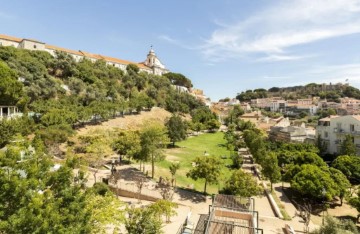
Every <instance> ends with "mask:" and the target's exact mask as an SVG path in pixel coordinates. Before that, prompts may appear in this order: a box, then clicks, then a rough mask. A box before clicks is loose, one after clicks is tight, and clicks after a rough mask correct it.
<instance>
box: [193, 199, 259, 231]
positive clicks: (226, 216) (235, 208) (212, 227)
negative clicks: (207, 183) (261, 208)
mask: <svg viewBox="0 0 360 234" xmlns="http://www.w3.org/2000/svg"><path fill="white" fill-rule="evenodd" d="M254 208H255V204H254V200H253V199H252V198H242V197H237V196H231V195H222V194H218V195H216V196H215V197H214V199H213V204H212V205H211V206H210V207H209V214H207V215H201V216H200V219H199V221H198V223H197V225H196V228H195V230H194V232H193V233H195V234H215V233H216V234H218V233H219V234H237V233H239V234H240V233H241V234H262V233H263V230H262V229H259V228H258V223H259V222H258V219H259V215H258V212H257V211H254Z"/></svg>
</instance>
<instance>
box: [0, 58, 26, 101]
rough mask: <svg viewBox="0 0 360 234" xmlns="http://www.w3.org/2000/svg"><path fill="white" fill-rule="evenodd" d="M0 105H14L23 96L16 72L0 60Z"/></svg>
mask: <svg viewBox="0 0 360 234" xmlns="http://www.w3.org/2000/svg"><path fill="white" fill-rule="evenodd" d="M0 78H1V82H0V105H9V106H11V105H16V103H17V102H18V101H19V100H20V99H21V98H22V97H23V95H24V93H23V85H22V83H21V82H19V81H18V80H17V76H16V73H15V72H14V71H13V70H11V69H10V68H9V67H8V66H7V65H6V63H4V62H1V61H0Z"/></svg>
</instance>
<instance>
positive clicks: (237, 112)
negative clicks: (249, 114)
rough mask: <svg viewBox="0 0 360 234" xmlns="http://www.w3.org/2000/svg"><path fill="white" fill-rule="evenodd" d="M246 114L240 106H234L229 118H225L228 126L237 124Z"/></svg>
mask: <svg viewBox="0 0 360 234" xmlns="http://www.w3.org/2000/svg"><path fill="white" fill-rule="evenodd" d="M244 113H245V112H244V110H243V109H242V108H241V106H240V105H234V106H233V107H232V109H231V110H230V112H229V114H228V116H227V117H226V118H225V123H226V125H228V124H232V123H235V122H236V120H237V119H238V118H239V117H240V116H241V115H243V114H244Z"/></svg>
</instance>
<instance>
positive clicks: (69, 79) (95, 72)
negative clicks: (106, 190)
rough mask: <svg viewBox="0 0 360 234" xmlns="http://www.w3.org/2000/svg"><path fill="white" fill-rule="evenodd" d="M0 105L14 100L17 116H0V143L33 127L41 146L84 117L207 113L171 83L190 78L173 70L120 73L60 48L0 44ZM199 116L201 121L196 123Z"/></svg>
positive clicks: (187, 83)
mask: <svg viewBox="0 0 360 234" xmlns="http://www.w3.org/2000/svg"><path fill="white" fill-rule="evenodd" d="M0 78H1V84H0V105H16V106H18V107H19V109H20V110H21V111H22V112H24V116H28V114H30V116H32V117H33V118H30V119H29V118H27V117H25V118H23V119H17V120H12V121H1V122H0V132H2V133H1V140H0V147H1V146H4V145H5V144H6V143H7V142H9V140H10V139H11V137H12V136H14V135H15V134H18V133H19V134H22V135H27V134H29V133H32V132H36V133H37V134H38V135H40V136H41V138H42V139H43V140H44V141H45V143H46V144H47V145H49V144H50V145H51V144H54V143H61V142H64V141H66V139H67V138H68V136H69V135H71V134H72V133H73V128H74V127H77V126H82V125H83V124H84V123H89V122H90V121H93V122H94V121H95V122H96V121H104V120H107V119H109V118H112V117H115V116H119V115H123V114H129V113H130V114H131V113H139V112H141V111H144V110H149V109H151V108H152V107H153V106H158V107H161V108H164V109H166V110H167V111H169V112H171V113H190V114H192V115H198V116H199V118H196V119H198V122H200V123H201V124H203V125H202V126H206V123H205V122H204V121H205V120H206V119H209V118H205V120H204V118H203V116H204V115H205V116H211V118H210V119H212V118H214V117H213V116H212V114H211V112H210V111H209V110H208V109H207V108H205V106H204V105H203V103H201V102H200V101H198V100H196V98H195V97H193V96H192V95H189V94H187V93H179V92H177V91H176V90H175V89H174V88H173V87H172V84H176V85H183V86H186V87H191V86H192V84H191V81H190V80H189V79H188V78H186V77H185V76H183V75H181V74H177V73H168V74H166V76H156V75H152V74H147V73H143V72H139V68H138V67H137V66H136V65H135V64H130V65H128V66H127V69H126V72H123V71H122V70H120V69H118V68H115V67H113V66H109V65H106V62H105V61H103V60H97V61H96V62H91V61H90V60H87V59H84V60H81V61H80V62H75V60H74V59H73V57H71V56H70V55H68V54H66V53H62V52H61V53H60V52H59V53H57V56H55V57H53V56H51V55H50V54H49V53H47V52H45V51H30V50H24V49H16V48H13V47H1V46H0ZM202 120H204V121H203V122H201V121H202Z"/></svg>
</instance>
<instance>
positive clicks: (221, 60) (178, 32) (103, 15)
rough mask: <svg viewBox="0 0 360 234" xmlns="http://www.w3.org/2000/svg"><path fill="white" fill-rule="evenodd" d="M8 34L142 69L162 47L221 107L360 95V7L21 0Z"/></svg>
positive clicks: (8, 17) (353, 3)
mask: <svg viewBox="0 0 360 234" xmlns="http://www.w3.org/2000/svg"><path fill="white" fill-rule="evenodd" d="M0 29H1V30H0V34H8V35H11V36H15V37H20V38H33V39H38V40H40V41H43V42H45V43H48V44H52V45H57V46H61V47H65V48H69V49H74V50H84V51H88V52H92V53H99V54H103V55H108V56H113V57H117V58H122V59H126V60H130V61H135V62H140V61H143V60H145V57H146V54H147V52H148V50H149V48H150V45H153V46H154V49H155V51H156V53H157V55H158V56H159V58H160V59H161V60H162V62H163V63H164V64H165V65H166V66H167V67H168V68H169V69H170V70H171V71H173V72H179V73H182V74H184V75H186V76H187V77H189V78H190V79H191V80H192V81H193V83H194V86H195V87H196V88H200V89H203V90H204V92H205V94H206V95H208V96H209V97H210V98H211V99H212V100H213V101H216V100H218V99H219V98H223V97H235V96H236V94H237V93H239V92H241V91H244V90H246V89H254V88H271V87H274V86H277V87H283V86H291V85H301V84H307V83H310V82H321V83H322V82H326V83H329V82H332V83H336V82H345V80H346V79H348V80H349V83H350V84H351V85H353V86H355V87H357V88H360V0H296V1H294V0H282V1H281V0H272V1H269V0H252V1H250V0H218V1H215V0H196V1H194V0H182V1H180V0H178V1H175V0H154V1H148V0H143V1H141V0H138V1H130V0H127V1H125V0H117V1H116V0H106V1H105V0H103V1H95V0H87V1H85V0H78V1H73V0H61V1H60V0H52V1H43V0H27V1H20V0H12V1H6V3H2V4H1V8H0Z"/></svg>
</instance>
